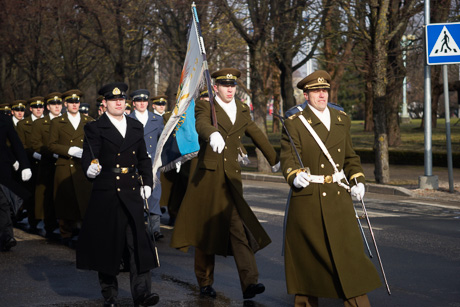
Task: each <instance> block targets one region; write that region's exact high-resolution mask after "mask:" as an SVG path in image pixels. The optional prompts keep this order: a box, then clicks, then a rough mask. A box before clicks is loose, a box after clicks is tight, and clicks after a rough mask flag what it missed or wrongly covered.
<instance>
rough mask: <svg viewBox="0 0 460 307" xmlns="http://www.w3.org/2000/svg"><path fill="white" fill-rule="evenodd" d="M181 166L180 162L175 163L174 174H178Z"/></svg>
mask: <svg viewBox="0 0 460 307" xmlns="http://www.w3.org/2000/svg"><path fill="white" fill-rule="evenodd" d="M181 165H182V162H180V161H178V162H176V173H179V172H180V167H181Z"/></svg>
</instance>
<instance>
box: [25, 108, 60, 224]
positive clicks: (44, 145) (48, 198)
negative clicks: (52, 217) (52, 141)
mask: <svg viewBox="0 0 460 307" xmlns="http://www.w3.org/2000/svg"><path fill="white" fill-rule="evenodd" d="M50 127H51V119H50V116H49V115H46V116H45V117H42V118H39V119H37V120H35V121H34V122H33V125H32V132H31V134H30V146H31V148H32V150H33V151H34V152H38V153H39V154H41V155H42V158H41V160H40V163H39V165H38V173H37V178H36V185H35V217H36V218H37V219H43V218H44V206H45V204H51V207H54V206H53V205H52V203H53V185H54V171H55V168H56V165H55V162H56V158H54V157H53V153H52V152H51V151H50V150H49V149H48V142H49V134H50Z"/></svg>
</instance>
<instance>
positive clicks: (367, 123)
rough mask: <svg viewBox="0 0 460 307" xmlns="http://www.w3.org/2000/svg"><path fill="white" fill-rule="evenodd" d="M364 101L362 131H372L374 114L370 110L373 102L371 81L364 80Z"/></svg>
mask: <svg viewBox="0 0 460 307" xmlns="http://www.w3.org/2000/svg"><path fill="white" fill-rule="evenodd" d="M364 96H365V99H366V100H365V101H364V131H367V132H371V131H374V116H373V113H372V110H373V108H374V103H373V101H372V96H373V94H372V81H370V80H366V92H365V95H364Z"/></svg>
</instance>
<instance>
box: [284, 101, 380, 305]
mask: <svg viewBox="0 0 460 307" xmlns="http://www.w3.org/2000/svg"><path fill="white" fill-rule="evenodd" d="M329 111H330V113H331V128H330V131H328V130H327V129H326V127H325V126H324V124H323V123H322V122H321V121H320V119H319V118H318V117H317V116H316V115H315V114H314V113H313V112H312V111H311V110H310V108H309V107H308V106H307V105H305V109H304V111H303V112H298V113H296V114H294V115H292V116H290V117H289V118H288V119H286V120H285V124H286V128H287V129H288V131H289V133H290V134H291V136H292V139H293V141H294V144H295V146H296V148H297V151H298V152H299V155H300V157H301V159H302V162H303V164H304V166H305V167H309V168H310V171H311V174H312V175H332V174H333V167H332V165H331V163H330V162H329V160H328V159H327V158H326V156H325V155H324V154H323V152H322V151H321V149H320V147H319V146H318V144H317V143H316V141H315V140H314V139H313V137H312V136H311V134H310V132H309V131H308V130H307V128H306V127H305V126H304V124H303V123H302V122H301V121H300V119H299V115H300V114H303V115H304V117H305V119H306V120H307V121H308V122H311V126H312V127H313V129H314V130H315V131H316V132H317V134H318V135H319V137H320V138H321V140H322V141H323V143H324V144H325V146H326V148H327V149H328V151H329V153H330V154H331V156H332V158H333V160H334V162H335V163H336V166H337V168H338V170H339V171H340V170H341V169H343V170H344V173H345V175H346V177H347V179H348V180H350V181H352V180H353V178H357V180H358V181H360V182H364V174H363V170H362V167H361V163H360V159H359V156H358V155H357V154H356V153H355V151H354V150H353V148H352V143H351V137H350V132H349V131H350V125H351V121H350V119H349V117H348V116H347V115H346V113H344V112H342V111H337V110H335V109H332V108H329ZM281 167H282V170H283V174H284V176H285V177H286V179H287V182H288V183H289V185H290V186H291V188H292V196H291V198H290V205H289V212H288V217H287V223H286V236H285V256H284V258H285V272H286V283H287V289H288V293H290V294H303V295H309V296H317V297H340V298H351V297H355V296H358V295H362V294H364V293H367V292H369V291H371V290H373V289H375V288H377V287H379V286H380V285H381V282H380V279H379V275H378V273H377V271H376V269H375V267H374V265H373V264H372V262H371V261H370V260H369V258H368V257H367V256H366V254H365V252H364V248H363V241H362V238H361V234H360V231H359V228H358V223H357V221H356V217H355V211H354V209H353V202H352V199H351V196H350V194H349V193H348V192H347V190H346V189H344V188H342V187H340V186H339V185H337V184H336V183H325V184H317V183H310V185H309V186H307V187H306V188H304V189H297V188H296V187H294V186H293V181H294V178H295V176H296V171H297V170H298V169H300V164H299V162H298V160H297V157H296V155H295V153H294V151H293V148H292V146H291V144H290V142H289V139H288V137H287V135H286V133H285V131H283V135H282V139H281ZM353 181H354V180H353Z"/></svg>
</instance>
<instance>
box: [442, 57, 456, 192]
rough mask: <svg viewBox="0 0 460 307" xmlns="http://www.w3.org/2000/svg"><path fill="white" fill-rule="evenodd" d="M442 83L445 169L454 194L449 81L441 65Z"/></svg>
mask: <svg viewBox="0 0 460 307" xmlns="http://www.w3.org/2000/svg"><path fill="white" fill-rule="evenodd" d="M442 75H443V78H442V79H443V82H444V109H445V114H446V115H445V117H446V143H447V169H448V172H449V192H450V193H453V192H454V173H453V164H452V144H451V139H450V107H449V81H448V79H447V65H445V64H444V65H442Z"/></svg>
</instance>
